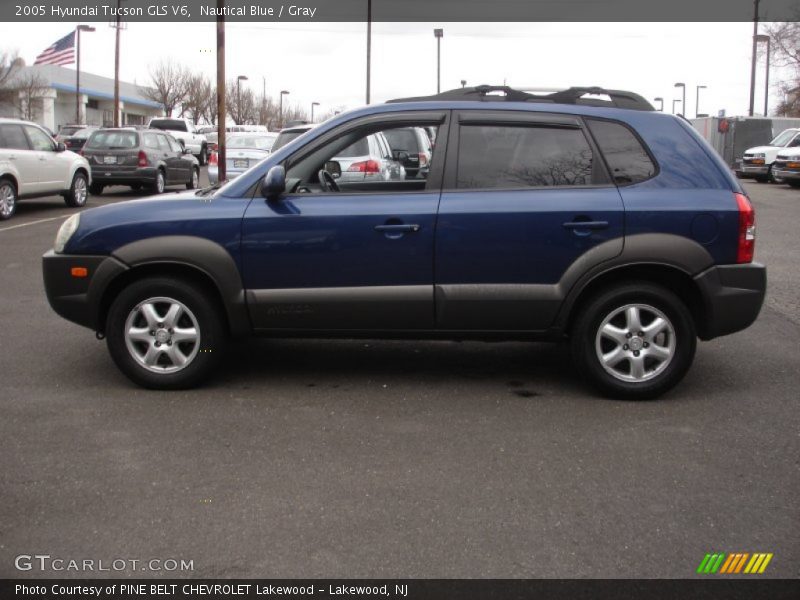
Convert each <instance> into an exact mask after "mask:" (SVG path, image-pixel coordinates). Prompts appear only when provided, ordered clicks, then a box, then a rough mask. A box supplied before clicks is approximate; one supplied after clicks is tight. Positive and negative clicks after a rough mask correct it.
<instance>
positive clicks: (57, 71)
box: [20, 65, 161, 108]
mask: <svg viewBox="0 0 800 600" xmlns="http://www.w3.org/2000/svg"><path fill="white" fill-rule="evenodd" d="M23 73H36V74H38V75H39V76H40V77H41V78H42V79H44V80H45V81H46V82H47V84H48V85H49V87H51V88H53V89H55V90H60V91H63V92H70V93H72V94H74V93H75V90H76V87H75V69H68V68H66V67H60V66H58V65H31V66H26V67H22V69H20V74H23ZM81 93H83V94H86V95H88V96H93V97H95V98H104V99H106V100H113V99H114V80H113V79H112V78H110V77H101V76H100V75H95V74H94V73H87V72H86V71H81ZM119 99H120V101H121V102H124V103H125V104H138V105H139V106H148V107H150V108H161V104H159V103H158V102H154V101H152V100H150V99H149V98H146V97H145V96H144V95H143V94H142V86H139V85H136V84H135V83H130V82H127V81H121V80H120V82H119Z"/></svg>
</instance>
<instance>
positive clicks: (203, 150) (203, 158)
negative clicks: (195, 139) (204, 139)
mask: <svg viewBox="0 0 800 600" xmlns="http://www.w3.org/2000/svg"><path fill="white" fill-rule="evenodd" d="M197 160H198V161H200V166H201V167H203V166H205V165H207V164H208V146H206V145H205V144H203V145H202V146H201V147H200V154H198V155H197Z"/></svg>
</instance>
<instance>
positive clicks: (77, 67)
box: [75, 25, 95, 125]
mask: <svg viewBox="0 0 800 600" xmlns="http://www.w3.org/2000/svg"><path fill="white" fill-rule="evenodd" d="M81 31H85V32H87V33H89V32H91V31H95V28H94V27H89V26H88V25H78V26H77V27H76V28H75V35H76V36H77V40H76V41H75V45H76V46H77V48H76V59H75V123H76V124H77V125H82V124H83V119H81Z"/></svg>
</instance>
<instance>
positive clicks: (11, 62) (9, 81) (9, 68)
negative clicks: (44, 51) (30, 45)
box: [0, 50, 25, 104]
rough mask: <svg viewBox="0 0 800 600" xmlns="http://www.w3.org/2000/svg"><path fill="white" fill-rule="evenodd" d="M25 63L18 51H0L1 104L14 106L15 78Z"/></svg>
mask: <svg viewBox="0 0 800 600" xmlns="http://www.w3.org/2000/svg"><path fill="white" fill-rule="evenodd" d="M24 66H25V61H24V60H23V59H21V58H20V57H19V55H18V54H17V52H16V51H13V52H12V51H8V50H0V103H3V104H13V102H14V97H15V95H16V94H15V90H14V85H13V82H14V76H15V75H16V74H17V72H18V71H19V69H20V67H24Z"/></svg>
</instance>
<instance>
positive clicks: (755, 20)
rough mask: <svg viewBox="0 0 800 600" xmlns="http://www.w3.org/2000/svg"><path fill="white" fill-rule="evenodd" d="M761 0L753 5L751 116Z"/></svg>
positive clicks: (753, 104) (749, 111)
mask: <svg viewBox="0 0 800 600" xmlns="http://www.w3.org/2000/svg"><path fill="white" fill-rule="evenodd" d="M759 1H760V0H753V5H754V7H755V9H754V13H753V56H752V58H751V59H750V108H749V109H748V112H747V114H748V115H750V116H751V117H752V116H753V109H754V107H755V102H756V59H757V58H758V56H757V54H758V52H757V44H758V41H757V40H756V37H757V36H758V3H759Z"/></svg>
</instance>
